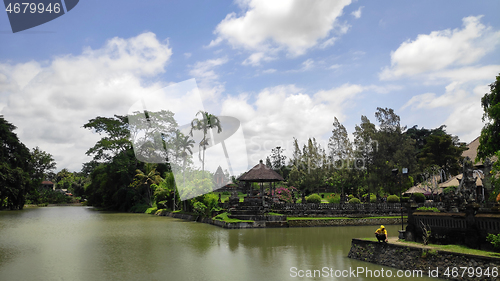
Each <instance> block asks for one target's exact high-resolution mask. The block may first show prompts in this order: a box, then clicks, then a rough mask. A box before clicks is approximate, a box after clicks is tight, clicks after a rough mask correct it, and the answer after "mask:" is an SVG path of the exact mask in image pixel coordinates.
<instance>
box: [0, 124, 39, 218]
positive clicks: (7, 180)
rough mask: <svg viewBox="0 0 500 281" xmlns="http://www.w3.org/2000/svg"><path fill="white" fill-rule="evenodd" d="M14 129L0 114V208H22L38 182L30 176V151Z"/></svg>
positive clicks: (31, 170)
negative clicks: (27, 195)
mask: <svg viewBox="0 0 500 281" xmlns="http://www.w3.org/2000/svg"><path fill="white" fill-rule="evenodd" d="M15 129H16V127H15V126H14V125H12V124H11V123H9V122H8V121H7V120H5V119H4V118H3V116H2V115H0V209H3V208H9V209H12V210H15V209H22V208H23V207H24V202H25V200H26V194H28V192H30V191H31V190H32V189H34V187H35V186H36V185H38V184H39V183H40V182H33V181H32V179H31V177H30V176H31V175H33V174H34V171H33V169H32V165H31V163H30V162H31V155H30V151H29V149H28V148H27V147H26V146H25V145H24V144H23V143H22V142H21V141H19V139H18V137H17V135H16V134H15V133H14V130H15Z"/></svg>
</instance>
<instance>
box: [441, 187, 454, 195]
mask: <svg viewBox="0 0 500 281" xmlns="http://www.w3.org/2000/svg"><path fill="white" fill-rule="evenodd" d="M456 189H457V187H456V186H450V187H447V188H445V189H443V193H444V194H448V193H450V192H455V190H456Z"/></svg>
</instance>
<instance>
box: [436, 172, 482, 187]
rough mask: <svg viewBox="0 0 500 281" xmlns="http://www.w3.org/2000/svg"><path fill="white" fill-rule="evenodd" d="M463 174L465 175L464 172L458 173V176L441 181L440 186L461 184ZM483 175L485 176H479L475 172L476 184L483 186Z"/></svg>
mask: <svg viewBox="0 0 500 281" xmlns="http://www.w3.org/2000/svg"><path fill="white" fill-rule="evenodd" d="M462 176H463V175H462V174H459V175H456V176H454V177H452V178H450V179H449V180H447V181H445V182H443V183H440V184H439V187H442V188H446V187H450V186H459V185H460V181H459V179H462ZM483 177H484V176H483V175H481V176H479V177H477V175H476V174H474V178H476V186H483V181H482V178H483Z"/></svg>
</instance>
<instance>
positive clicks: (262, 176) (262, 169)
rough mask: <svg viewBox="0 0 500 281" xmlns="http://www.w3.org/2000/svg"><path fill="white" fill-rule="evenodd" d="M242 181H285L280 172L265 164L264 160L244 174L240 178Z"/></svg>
mask: <svg viewBox="0 0 500 281" xmlns="http://www.w3.org/2000/svg"><path fill="white" fill-rule="evenodd" d="M238 180H240V181H250V182H273V181H284V180H285V179H283V177H282V176H280V174H278V173H276V172H275V171H274V170H273V169H271V168H270V167H268V166H266V165H264V163H262V160H260V163H259V164H257V165H255V166H254V167H253V168H252V169H250V170H249V171H248V172H246V173H245V174H243V175H242V176H241V177H239V178H238Z"/></svg>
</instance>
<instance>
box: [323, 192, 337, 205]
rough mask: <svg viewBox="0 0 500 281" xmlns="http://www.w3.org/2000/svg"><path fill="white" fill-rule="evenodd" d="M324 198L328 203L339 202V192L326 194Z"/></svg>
mask: <svg viewBox="0 0 500 281" xmlns="http://www.w3.org/2000/svg"><path fill="white" fill-rule="evenodd" d="M326 200H328V203H330V204H333V203H335V204H339V203H340V194H330V196H328V197H327V198H326Z"/></svg>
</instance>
